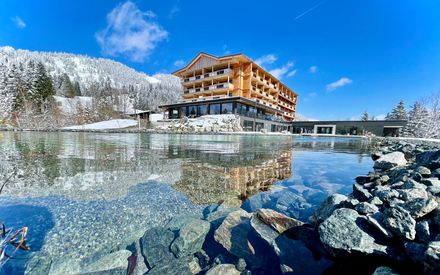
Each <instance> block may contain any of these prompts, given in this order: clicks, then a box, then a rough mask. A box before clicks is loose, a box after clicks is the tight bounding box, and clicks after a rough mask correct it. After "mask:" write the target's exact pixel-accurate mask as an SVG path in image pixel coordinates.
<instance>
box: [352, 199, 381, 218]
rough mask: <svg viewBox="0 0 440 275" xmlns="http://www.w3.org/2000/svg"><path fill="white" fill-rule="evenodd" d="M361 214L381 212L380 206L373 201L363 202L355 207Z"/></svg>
mask: <svg viewBox="0 0 440 275" xmlns="http://www.w3.org/2000/svg"><path fill="white" fill-rule="evenodd" d="M354 209H355V210H356V211H357V212H358V213H359V214H363V215H366V214H374V213H376V212H379V208H378V207H377V206H376V205H374V204H371V203H368V202H361V203H359V204H358V205H356V207H355V208H354Z"/></svg>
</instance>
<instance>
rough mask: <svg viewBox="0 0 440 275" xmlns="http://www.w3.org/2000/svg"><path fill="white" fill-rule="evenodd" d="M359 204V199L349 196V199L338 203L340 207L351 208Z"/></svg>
mask: <svg viewBox="0 0 440 275" xmlns="http://www.w3.org/2000/svg"><path fill="white" fill-rule="evenodd" d="M358 204H359V200H357V199H351V198H349V199H347V200H345V201H342V202H341V203H340V204H339V205H338V208H351V209H354V208H355V207H356V205H358ZM330 214H331V213H330Z"/></svg>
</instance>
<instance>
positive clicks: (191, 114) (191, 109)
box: [188, 106, 197, 117]
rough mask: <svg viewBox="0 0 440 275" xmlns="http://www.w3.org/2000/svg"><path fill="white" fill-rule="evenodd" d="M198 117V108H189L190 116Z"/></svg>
mask: <svg viewBox="0 0 440 275" xmlns="http://www.w3.org/2000/svg"><path fill="white" fill-rule="evenodd" d="M196 115H197V106H188V116H189V117H195V116H196Z"/></svg>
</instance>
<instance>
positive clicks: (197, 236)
mask: <svg viewBox="0 0 440 275" xmlns="http://www.w3.org/2000/svg"><path fill="white" fill-rule="evenodd" d="M209 228H210V224H209V222H207V221H204V220H200V219H190V220H188V221H186V222H185V223H184V224H183V225H182V226H181V227H180V229H179V230H178V236H177V238H176V239H175V240H174V241H173V243H172V244H171V246H170V250H171V251H172V252H173V254H174V256H176V257H177V258H180V257H183V256H190V255H192V254H194V253H196V252H197V251H199V250H201V249H202V246H203V243H204V241H205V237H206V235H207V234H208V232H209Z"/></svg>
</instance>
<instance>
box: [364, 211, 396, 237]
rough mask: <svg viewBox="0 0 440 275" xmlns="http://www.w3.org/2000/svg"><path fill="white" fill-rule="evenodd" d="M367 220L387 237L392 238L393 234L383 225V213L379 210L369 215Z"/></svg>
mask: <svg viewBox="0 0 440 275" xmlns="http://www.w3.org/2000/svg"><path fill="white" fill-rule="evenodd" d="M367 221H368V222H369V223H370V225H371V226H372V227H373V228H375V229H376V230H377V231H378V232H379V233H380V234H381V235H382V236H384V237H385V238H391V237H392V236H393V234H392V233H391V231H390V230H388V228H386V227H385V226H384V225H383V214H382V213H380V212H378V213H376V214H374V215H371V216H367Z"/></svg>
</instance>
